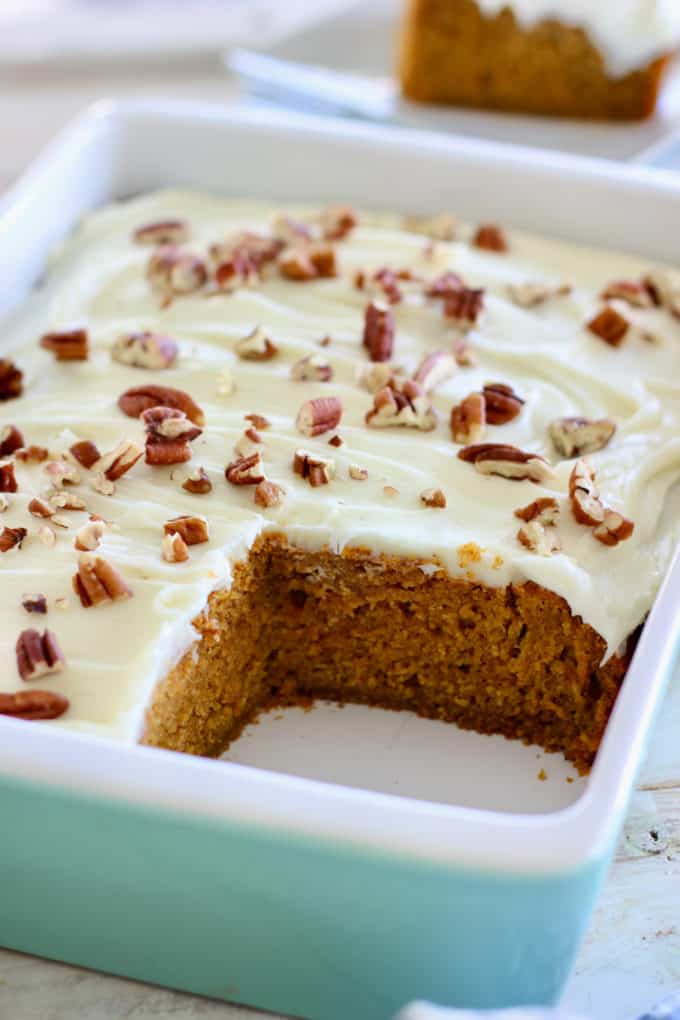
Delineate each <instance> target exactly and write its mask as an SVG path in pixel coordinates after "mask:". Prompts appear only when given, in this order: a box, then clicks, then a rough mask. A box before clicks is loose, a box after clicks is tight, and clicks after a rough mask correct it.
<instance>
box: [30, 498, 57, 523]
mask: <svg viewBox="0 0 680 1020" xmlns="http://www.w3.org/2000/svg"><path fill="white" fill-rule="evenodd" d="M28 512H29V514H33V516H34V517H43V518H46V517H51V516H52V514H53V513H54V510H53V509H52V507H51V506H48V504H47V503H46V502H45V500H44V499H39V498H38V496H34V497H33V499H32V500H31V501H30V503H29V504H28Z"/></svg>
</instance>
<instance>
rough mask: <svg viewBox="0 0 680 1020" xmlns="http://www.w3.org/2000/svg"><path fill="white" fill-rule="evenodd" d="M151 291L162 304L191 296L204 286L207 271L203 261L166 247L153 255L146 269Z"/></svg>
mask: <svg viewBox="0 0 680 1020" xmlns="http://www.w3.org/2000/svg"><path fill="white" fill-rule="evenodd" d="M146 277H147V279H148V281H149V285H150V287H151V290H152V291H153V292H154V293H155V294H158V295H159V297H161V299H162V300H163V301H164V302H166V303H167V302H168V301H170V300H172V298H173V297H182V296H184V295H186V294H193V293H195V292H196V291H198V290H201V288H202V287H203V286H205V284H206V282H207V279H208V270H207V268H206V265H205V262H204V261H203V259H201V258H199V256H198V255H192V254H191V253H190V252H184V251H179V250H178V249H177V248H173V247H171V246H167V247H164V248H159V249H158V250H157V251H155V252H154V253H153V255H152V256H151V258H150V259H149V261H148V263H147V267H146Z"/></svg>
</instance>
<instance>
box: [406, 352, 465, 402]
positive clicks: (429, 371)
mask: <svg viewBox="0 0 680 1020" xmlns="http://www.w3.org/2000/svg"><path fill="white" fill-rule="evenodd" d="M455 371H456V359H455V358H454V356H453V354H450V353H449V352H448V351H432V353H431V354H427V355H426V356H425V357H424V358H423V360H422V361H421V362H420V364H419V365H418V368H417V369H416V374H415V375H414V377H413V378H414V380H415V382H417V383H419V384H420V385H421V386H422V387H423V389H424V390H425V392H426V393H429V392H430V391H431V390H434V389H436V387H437V386H440V385H441V384H442V383H443V382H446V380H447V379H450V378H451V376H452V375H454V373H455Z"/></svg>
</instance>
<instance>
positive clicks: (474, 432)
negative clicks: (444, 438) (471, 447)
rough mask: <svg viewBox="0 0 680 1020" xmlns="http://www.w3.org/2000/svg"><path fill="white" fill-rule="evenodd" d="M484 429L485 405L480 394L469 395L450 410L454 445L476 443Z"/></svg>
mask: <svg viewBox="0 0 680 1020" xmlns="http://www.w3.org/2000/svg"><path fill="white" fill-rule="evenodd" d="M485 429H486V405H485V401H484V397H483V396H482V394H481V393H470V394H469V395H468V396H467V397H466V398H465V400H462V401H461V402H460V404H457V405H456V406H455V407H452V408H451V435H452V437H453V441H454V443H478V442H479V440H480V439H481V438H482V436H483V435H484V431H485Z"/></svg>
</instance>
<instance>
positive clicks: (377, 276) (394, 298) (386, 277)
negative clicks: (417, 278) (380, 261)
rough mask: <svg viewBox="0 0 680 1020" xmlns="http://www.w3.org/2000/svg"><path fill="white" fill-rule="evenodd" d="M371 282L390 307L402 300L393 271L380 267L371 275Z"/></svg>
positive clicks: (397, 280) (386, 267) (397, 279)
mask: <svg viewBox="0 0 680 1020" xmlns="http://www.w3.org/2000/svg"><path fill="white" fill-rule="evenodd" d="M372 279H373V282H374V283H375V285H376V286H377V287H378V289H379V290H380V292H381V293H382V295H383V296H384V298H385V300H386V301H388V302H389V303H390V304H391V305H398V304H399V302H400V301H401V300H402V298H403V296H404V295H403V294H402V290H401V287H400V286H399V278H398V277H397V274H396V273H395V272H394V270H393V269H390V268H389V267H388V266H382V267H381V268H380V269H376V271H375V273H373V277H372Z"/></svg>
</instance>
